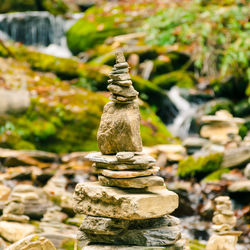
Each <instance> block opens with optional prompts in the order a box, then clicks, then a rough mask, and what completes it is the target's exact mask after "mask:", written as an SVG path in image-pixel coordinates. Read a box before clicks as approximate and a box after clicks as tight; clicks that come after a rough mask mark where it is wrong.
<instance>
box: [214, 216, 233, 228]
mask: <svg viewBox="0 0 250 250" xmlns="http://www.w3.org/2000/svg"><path fill="white" fill-rule="evenodd" d="M213 223H214V224H215V225H220V224H228V225H231V226H235V224H236V217H235V216H228V215H223V214H217V215H215V216H214V217H213Z"/></svg>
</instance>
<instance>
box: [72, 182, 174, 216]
mask: <svg viewBox="0 0 250 250" xmlns="http://www.w3.org/2000/svg"><path fill="white" fill-rule="evenodd" d="M177 207H178V196H177V194H175V193H174V192H171V191H169V190H167V189H165V188H164V187H163V188H157V189H155V190H154V191H151V192H149V191H148V192H146V191H145V192H144V193H141V192H138V191H136V190H135V189H133V190H131V189H127V190H121V189H117V188H112V187H105V186H102V185H100V184H99V183H98V182H85V183H79V184H78V185H77V186H76V188H75V193H74V209H75V211H76V212H77V213H80V214H86V215H92V216H101V217H110V218H118V219H127V220H135V219H149V218H157V217H161V216H163V215H165V214H169V213H171V212H173V211H174V210H175V209H176V208H177Z"/></svg>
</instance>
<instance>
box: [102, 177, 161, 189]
mask: <svg viewBox="0 0 250 250" xmlns="http://www.w3.org/2000/svg"><path fill="white" fill-rule="evenodd" d="M98 181H99V182H100V183H101V184H102V185H104V186H113V187H121V188H146V187H153V186H164V180H163V178H161V177H159V176H145V177H137V178H128V179H116V178H109V177H105V176H102V175H100V176H98Z"/></svg>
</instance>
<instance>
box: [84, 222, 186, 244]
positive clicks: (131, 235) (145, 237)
mask: <svg viewBox="0 0 250 250" xmlns="http://www.w3.org/2000/svg"><path fill="white" fill-rule="evenodd" d="M84 234H86V236H87V238H88V239H89V240H90V242H92V243H106V244H115V245H136V246H166V245H172V244H175V242H176V241H177V240H179V239H180V238H181V232H180V227H179V226H162V227H156V228H150V229H129V230H125V231H124V232H122V233H120V234H118V235H113V236H112V237H110V236H109V235H100V234H95V233H92V234H91V233H86V232H84Z"/></svg>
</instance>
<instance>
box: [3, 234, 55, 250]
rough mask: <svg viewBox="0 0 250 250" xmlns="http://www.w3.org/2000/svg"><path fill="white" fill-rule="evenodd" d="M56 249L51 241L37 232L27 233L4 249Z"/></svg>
mask: <svg viewBox="0 0 250 250" xmlns="http://www.w3.org/2000/svg"><path fill="white" fill-rule="evenodd" d="M31 249H33V250H56V248H55V246H54V245H53V243H52V242H51V241H50V240H48V239H45V238H44V237H40V236H38V235H37V234H33V235H29V236H27V237H25V238H24V239H21V240H19V241H18V242H16V243H14V244H12V245H11V246H9V247H8V248H7V249H6V250H31Z"/></svg>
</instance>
